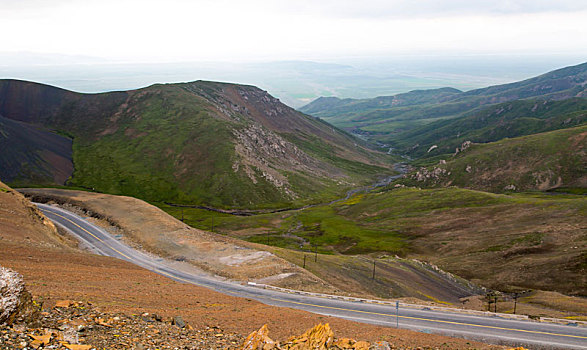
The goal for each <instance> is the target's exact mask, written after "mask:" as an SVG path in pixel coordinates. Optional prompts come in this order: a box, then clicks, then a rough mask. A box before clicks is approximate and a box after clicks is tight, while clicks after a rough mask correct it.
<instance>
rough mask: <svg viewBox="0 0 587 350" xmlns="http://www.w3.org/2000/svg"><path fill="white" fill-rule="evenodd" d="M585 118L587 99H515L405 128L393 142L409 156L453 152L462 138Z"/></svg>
mask: <svg viewBox="0 0 587 350" xmlns="http://www.w3.org/2000/svg"><path fill="white" fill-rule="evenodd" d="M585 122H587V99H583V98H570V99H568V100H563V101H546V100H544V101H542V100H517V101H512V102H506V103H501V104H498V105H494V106H491V107H487V108H484V109H482V110H481V111H478V112H474V113H471V114H469V115H467V116H464V117H460V118H455V119H449V120H440V121H436V122H432V123H430V124H427V125H425V126H422V127H419V128H416V129H414V130H412V131H408V132H405V133H403V134H401V135H397V137H396V138H395V139H394V142H393V146H394V147H397V148H398V149H401V150H405V151H406V152H408V153H409V154H410V155H411V156H412V157H422V156H425V157H431V156H437V155H439V154H446V153H454V152H455V149H456V148H457V147H459V146H460V145H461V144H462V143H463V142H464V141H472V142H475V143H486V142H492V141H498V140H501V139H504V138H513V137H518V136H524V135H530V134H536V133H540V132H545V131H551V130H557V129H564V128H570V127H574V126H577V125H581V124H583V123H585ZM434 146H436V147H434ZM429 150H430V151H429Z"/></svg>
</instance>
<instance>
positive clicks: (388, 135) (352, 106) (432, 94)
mask: <svg viewBox="0 0 587 350" xmlns="http://www.w3.org/2000/svg"><path fill="white" fill-rule="evenodd" d="M572 97H579V98H580V97H587V63H583V64H580V65H577V66H572V67H566V68H562V69H559V70H555V71H552V72H549V73H546V74H543V75H541V76H538V77H535V78H531V79H527V80H524V81H521V82H516V83H511V84H505V85H498V86H492V87H488V88H484V89H477V90H472V91H467V92H460V91H458V90H455V89H448V88H446V89H436V90H424V91H412V92H410V93H407V94H400V95H396V96H389V97H377V98H374V99H367V100H354V99H344V100H340V99H336V98H319V99H317V100H315V101H313V102H311V103H310V104H308V105H306V106H304V107H302V108H300V111H302V112H305V113H309V114H311V115H314V116H317V117H320V118H322V119H324V120H326V121H328V122H329V123H331V124H333V125H336V126H338V127H341V128H344V129H345V130H347V131H351V132H353V133H356V134H362V135H365V136H367V137H369V138H371V139H373V140H377V141H380V142H384V143H389V142H393V141H394V140H395V139H396V137H397V136H398V135H400V137H401V136H402V133H403V132H405V131H406V130H411V129H413V128H416V127H418V126H421V125H424V124H428V123H430V122H432V121H436V120H439V119H449V118H456V117H461V116H464V115H467V114H470V113H472V112H473V111H476V110H479V109H480V108H482V107H483V106H488V105H494V104H499V103H504V102H508V101H514V100H520V99H534V100H549V101H550V100H564V99H568V98H572Z"/></svg>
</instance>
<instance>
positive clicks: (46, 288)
mask: <svg viewBox="0 0 587 350" xmlns="http://www.w3.org/2000/svg"><path fill="white" fill-rule="evenodd" d="M45 220H46V219H45V218H44V216H42V214H40V213H38V212H35V211H34V208H33V207H32V206H31V205H30V203H28V202H27V201H26V200H25V199H24V198H23V197H22V196H21V195H20V194H18V193H16V191H13V190H10V189H6V187H5V186H3V185H2V184H0V228H1V229H0V251H1V252H2V254H0V265H2V266H5V267H8V268H11V269H14V270H16V271H18V272H20V273H21V274H23V275H24V277H25V281H27V288H28V289H29V290H30V291H31V293H32V294H33V295H35V296H37V297H40V298H41V299H42V301H44V303H45V304H46V305H48V306H52V305H54V304H55V301H56V300H62V299H74V300H81V301H91V302H93V303H94V305H96V306H97V307H99V308H101V309H102V310H103V311H104V312H113V313H127V314H131V313H134V314H142V313H144V312H149V313H151V314H152V313H157V314H159V315H161V316H162V317H174V316H178V315H179V316H182V317H183V318H184V319H185V321H186V322H187V323H189V324H190V325H191V326H193V327H194V328H195V329H206V327H210V328H212V327H221V328H222V329H223V331H224V332H228V333H239V334H242V335H246V334H249V333H250V332H252V331H253V330H257V329H259V328H260V327H261V326H263V325H264V324H266V323H267V324H269V325H270V327H271V329H272V337H273V338H274V339H279V340H285V339H287V337H289V336H291V335H292V334H301V333H303V332H304V331H306V330H307V329H309V328H311V327H313V326H314V325H316V324H318V323H320V322H329V323H330V325H331V326H332V327H333V328H334V329H336V330H337V334H340V335H341V336H345V337H352V338H355V339H362V340H367V341H378V340H388V341H389V342H390V343H392V344H394V345H395V346H397V347H412V348H415V347H422V348H437V347H441V348H443V349H471V348H476V349H501V348H502V347H497V346H490V345H486V344H482V343H478V342H473V341H467V340H463V339H456V338H449V337H444V336H437V335H432V334H421V333H417V332H412V331H407V330H396V329H391V328H385V327H376V326H371V325H365V324H359V323H355V322H350V321H345V320H341V319H336V318H331V317H326V316H320V315H315V314H311V313H308V312H303V311H298V310H292V309H287V308H277V307H272V306H268V305H264V304H261V303H258V302H256V301H253V300H249V299H242V298H236V297H232V296H228V295H224V294H220V293H217V292H214V291H211V290H209V289H206V288H201V287H197V286H194V285H189V284H183V283H179V282H175V281H172V280H170V279H168V278H165V277H163V276H160V275H157V274H155V273H152V272H150V271H147V270H145V269H142V268H140V267H138V266H135V265H133V264H130V263H128V262H125V261H121V260H117V259H113V258H110V257H104V256H97V255H92V254H88V253H84V252H81V251H79V250H76V249H74V248H71V247H69V246H68V244H67V240H66V239H65V238H63V237H61V236H59V234H58V233H56V231H55V230H54V229H53V228H52V227H51V225H50V224H45V223H44V222H45Z"/></svg>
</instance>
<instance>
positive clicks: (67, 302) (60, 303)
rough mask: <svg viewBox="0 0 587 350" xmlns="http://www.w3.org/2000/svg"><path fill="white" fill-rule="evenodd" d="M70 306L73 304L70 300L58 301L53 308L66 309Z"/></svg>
mask: <svg viewBox="0 0 587 350" xmlns="http://www.w3.org/2000/svg"><path fill="white" fill-rule="evenodd" d="M71 304H73V302H72V301H71V300H58V301H57V302H56V303H55V307H63V308H68V307H70V306H71Z"/></svg>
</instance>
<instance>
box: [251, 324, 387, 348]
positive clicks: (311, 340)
mask: <svg viewBox="0 0 587 350" xmlns="http://www.w3.org/2000/svg"><path fill="white" fill-rule="evenodd" d="M240 349H241V350H306V349H312V350H328V349H355V350H369V349H380V350H384V349H390V347H389V344H388V343H387V342H378V343H376V344H374V345H373V346H371V344H369V343H368V342H366V341H355V340H354V339H350V338H341V339H339V340H336V341H335V340H334V332H332V330H331V329H330V326H329V325H328V323H327V324H318V325H317V326H315V327H314V328H311V329H309V330H308V331H306V332H305V333H304V334H302V335H300V336H297V337H291V338H289V340H288V341H286V342H284V343H283V344H280V343H279V342H276V341H274V340H272V339H271V338H269V330H268V328H267V325H264V326H263V327H261V329H259V330H258V331H254V332H253V333H251V334H250V335H249V336H248V337H247V339H245V341H244V343H243V345H242V346H241V347H240Z"/></svg>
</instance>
